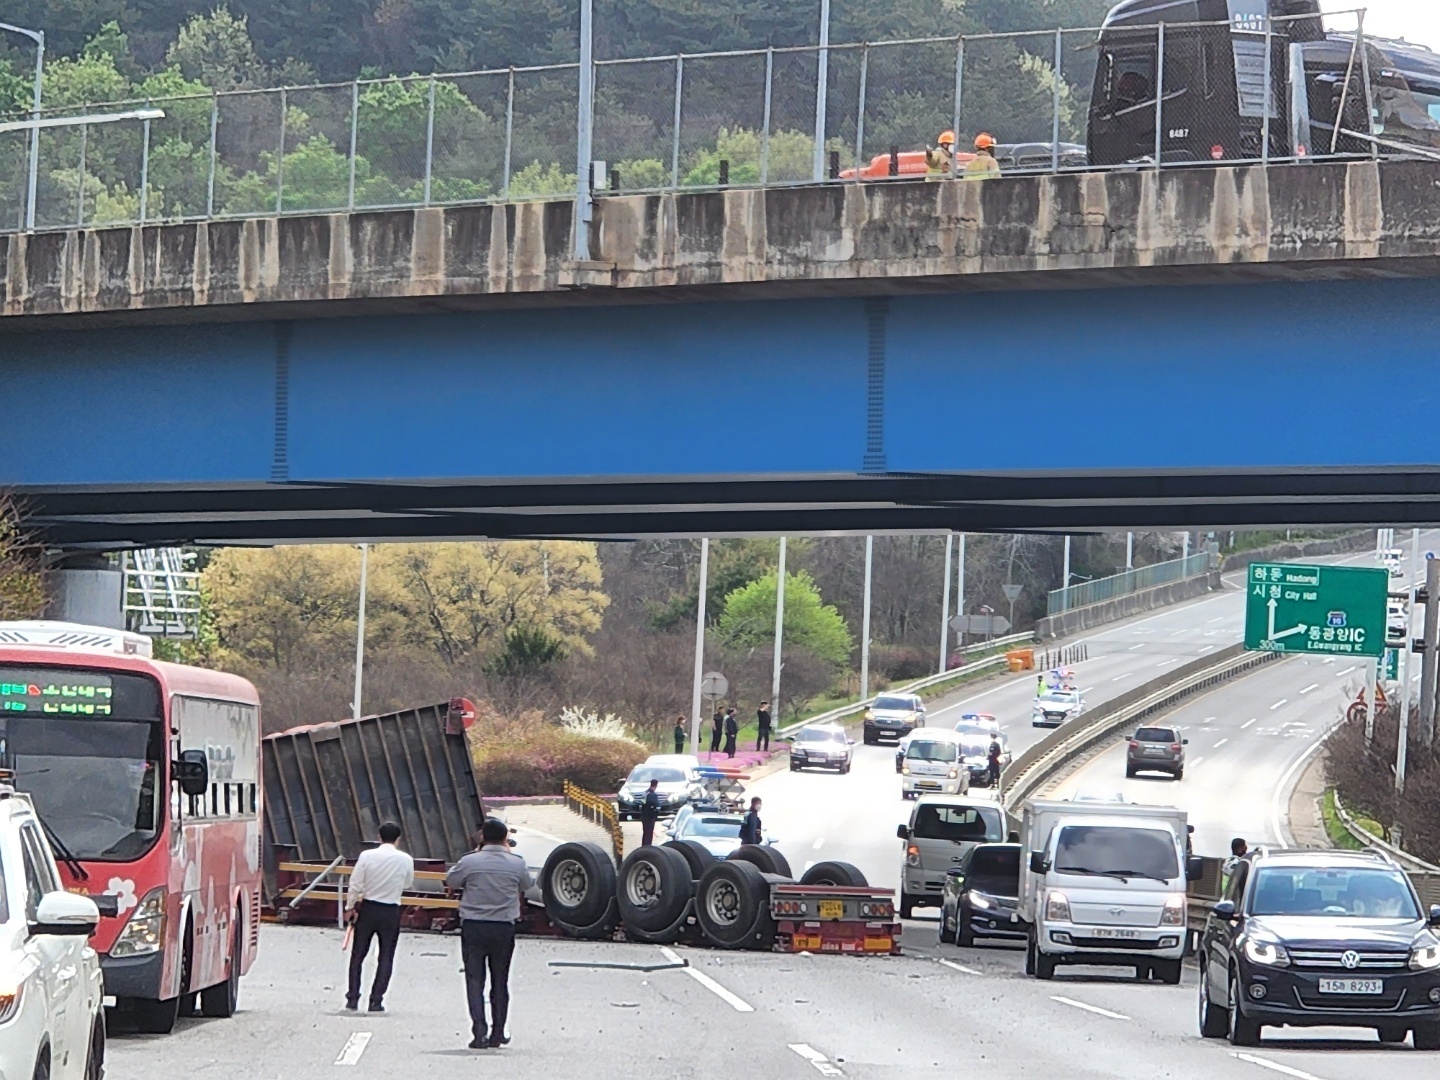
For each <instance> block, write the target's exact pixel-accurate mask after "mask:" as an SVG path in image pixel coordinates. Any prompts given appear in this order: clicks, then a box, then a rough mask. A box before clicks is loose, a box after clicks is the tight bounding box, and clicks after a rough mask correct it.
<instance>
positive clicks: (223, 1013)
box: [200, 912, 245, 1019]
mask: <svg viewBox="0 0 1440 1080" xmlns="http://www.w3.org/2000/svg"><path fill="white" fill-rule="evenodd" d="M242 929H243V927H242V926H241V924H240V913H239V912H236V913H235V932H234V935H233V937H232V940H231V943H230V970H229V972H228V973H227V974H226V976H225V981H224V982H222V983H216V984H215V985H214V986H210V987H206V988H205V989H204V990H201V991H200V1015H201V1016H212V1017H218V1018H220V1019H228V1018H229V1017H231V1016H234V1015H235V1006H236V1004H237V1003H238V1002H239V1000H240V950H241V948H242V946H243V942H244V940H245V938H244V936H243V934H242V933H241V931H242Z"/></svg>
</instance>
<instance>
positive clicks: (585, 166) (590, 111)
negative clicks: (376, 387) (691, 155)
mask: <svg viewBox="0 0 1440 1080" xmlns="http://www.w3.org/2000/svg"><path fill="white" fill-rule="evenodd" d="M575 124H576V128H575V250H574V253H573V254H574V256H575V261H576V262H586V261H588V260H589V258H590V218H591V210H592V208H593V201H592V197H591V186H592V184H593V182H594V178H593V177H592V176H591V175H590V172H591V169H592V165H591V158H592V156H593V153H592V143H593V140H594V134H595V7H594V0H580V89H579V99H578V107H577V109H576V121H575ZM695 715H696V716H699V715H700V714H699V711H698V709H697V711H696V714H695Z"/></svg>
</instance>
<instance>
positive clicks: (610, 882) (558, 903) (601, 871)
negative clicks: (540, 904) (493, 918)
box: [540, 843, 615, 937]
mask: <svg viewBox="0 0 1440 1080" xmlns="http://www.w3.org/2000/svg"><path fill="white" fill-rule="evenodd" d="M540 892H541V895H542V896H544V898H545V913H546V914H547V915H549V916H550V921H551V922H553V923H554V924H555V925H556V926H558V927H560V929H561V930H563V931H565V933H567V934H569V935H571V936H572V937H598V936H601V935H602V934H604V933H607V932H608V930H606V929H604V924H605V923H606V922H607V921H609V924H610V929H613V928H614V925H615V923H614V914H615V863H614V861H613V860H612V859H611V858H610V856H609V854H608V853H607V852H606V851H605V849H604V848H602V847H600V846H599V845H598V844H591V843H566V844H561V845H560V846H559V847H557V848H556V849H555V850H554V851H552V852H551V853H550V857H549V858H548V859H546V860H545V868H544V869H543V870H542V871H541V872H540Z"/></svg>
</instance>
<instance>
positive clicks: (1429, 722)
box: [1420, 559, 1440, 748]
mask: <svg viewBox="0 0 1440 1080" xmlns="http://www.w3.org/2000/svg"><path fill="white" fill-rule="evenodd" d="M1422 596H1423V598H1424V601H1425V622H1424V633H1423V637H1424V640H1425V651H1424V652H1423V653H1421V654H1420V741H1421V742H1423V743H1424V744H1425V746H1426V747H1427V748H1428V747H1433V746H1434V745H1435V693H1436V684H1435V677H1436V663H1437V661H1440V656H1437V655H1436V653H1437V652H1440V559H1426V560H1425V591H1424V593H1423V594H1422Z"/></svg>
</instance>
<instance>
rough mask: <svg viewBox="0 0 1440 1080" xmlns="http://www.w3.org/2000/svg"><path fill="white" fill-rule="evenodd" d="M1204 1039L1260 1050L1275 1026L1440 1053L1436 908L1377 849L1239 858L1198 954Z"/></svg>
mask: <svg viewBox="0 0 1440 1080" xmlns="http://www.w3.org/2000/svg"><path fill="white" fill-rule="evenodd" d="M1199 960H1200V979H1199V984H1200V990H1199V1014H1200V1015H1199V1020H1200V1033H1201V1035H1203V1036H1205V1037H1206V1038H1212V1039H1218V1038H1222V1037H1227V1036H1228V1037H1229V1039H1230V1042H1231V1043H1233V1044H1234V1045H1236V1046H1257V1045H1259V1042H1260V1029H1261V1028H1262V1027H1265V1026H1270V1027H1281V1026H1290V1027H1316V1026H1325V1027H1368V1028H1372V1029H1373V1030H1374V1031H1375V1032H1376V1033H1377V1034H1378V1035H1379V1036H1380V1041H1381V1042H1386V1043H1400V1042H1404V1041H1405V1036H1406V1034H1407V1033H1408V1034H1409V1035H1410V1037H1411V1038H1412V1039H1413V1041H1414V1043H1415V1048H1416V1049H1417V1050H1440V906H1436V907H1432V908H1430V910H1429V911H1428V912H1426V911H1423V910H1422V908H1421V904H1420V899H1419V897H1418V896H1417V895H1416V893H1415V888H1414V886H1413V885H1412V884H1411V882H1410V879H1409V878H1407V877H1406V876H1405V873H1404V872H1403V871H1402V870H1401V869H1400V868H1399V867H1398V866H1397V865H1395V864H1394V863H1393V862H1391V861H1390V860H1389V859H1388V858H1386V857H1385V856H1383V855H1380V854H1379V853H1377V852H1371V851H1268V850H1266V849H1263V848H1262V849H1260V850H1258V851H1255V852H1252V853H1251V854H1249V855H1247V856H1245V857H1244V858H1242V859H1241V860H1240V861H1239V862H1238V863H1237V864H1236V865H1235V868H1234V870H1233V872H1232V873H1231V876H1230V880H1229V882H1228V883H1227V884H1226V888H1225V894H1224V896H1223V898H1222V899H1221V901H1220V902H1219V903H1218V904H1216V905H1215V907H1214V909H1213V910H1212V911H1211V913H1210V916H1209V919H1208V920H1207V922H1206V925H1205V931H1204V935H1203V937H1202V939H1201V949H1200V957H1199Z"/></svg>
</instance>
